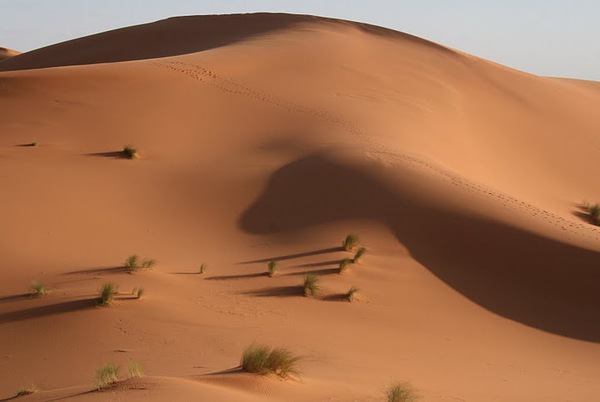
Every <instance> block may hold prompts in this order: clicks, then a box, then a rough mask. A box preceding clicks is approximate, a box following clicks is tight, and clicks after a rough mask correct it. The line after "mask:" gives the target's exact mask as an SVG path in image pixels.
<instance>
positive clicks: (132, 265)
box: [125, 254, 140, 272]
mask: <svg viewBox="0 0 600 402" xmlns="http://www.w3.org/2000/svg"><path fill="white" fill-rule="evenodd" d="M139 267H140V264H139V257H138V256H137V255H135V254H134V255H130V256H129V257H127V259H126V260H125V269H126V270H127V272H135V271H137V270H138V268H139Z"/></svg>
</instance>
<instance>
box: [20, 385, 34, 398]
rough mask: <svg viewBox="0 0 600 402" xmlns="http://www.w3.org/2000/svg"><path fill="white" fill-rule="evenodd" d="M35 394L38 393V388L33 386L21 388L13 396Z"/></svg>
mask: <svg viewBox="0 0 600 402" xmlns="http://www.w3.org/2000/svg"><path fill="white" fill-rule="evenodd" d="M36 392H38V388H37V387H36V386H34V385H30V386H29V387H23V388H21V389H19V390H18V391H17V392H16V393H15V396H25V395H31V394H35V393H36Z"/></svg>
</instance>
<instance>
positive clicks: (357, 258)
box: [352, 247, 367, 264]
mask: <svg viewBox="0 0 600 402" xmlns="http://www.w3.org/2000/svg"><path fill="white" fill-rule="evenodd" d="M366 252H367V249H366V248H364V247H361V248H359V249H358V251H357V252H356V254H354V258H353V259H352V262H353V263H355V264H360V259H361V258H362V256H363V255H365V253H366Z"/></svg>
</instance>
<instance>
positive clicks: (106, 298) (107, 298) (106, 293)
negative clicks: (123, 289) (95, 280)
mask: <svg viewBox="0 0 600 402" xmlns="http://www.w3.org/2000/svg"><path fill="white" fill-rule="evenodd" d="M116 295H117V286H115V285H113V284H112V283H105V284H104V285H102V287H101V288H100V297H99V298H98V303H97V304H98V305H99V306H108V305H110V304H111V303H112V301H113V300H114V298H115V296H116Z"/></svg>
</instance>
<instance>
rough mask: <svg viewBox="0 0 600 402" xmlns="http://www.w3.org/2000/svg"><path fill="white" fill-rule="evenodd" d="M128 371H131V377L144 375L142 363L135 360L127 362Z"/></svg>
mask: <svg viewBox="0 0 600 402" xmlns="http://www.w3.org/2000/svg"><path fill="white" fill-rule="evenodd" d="M127 371H128V373H129V378H139V377H143V376H144V369H143V368H142V365H141V364H140V362H137V361H135V360H130V361H129V363H127Z"/></svg>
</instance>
